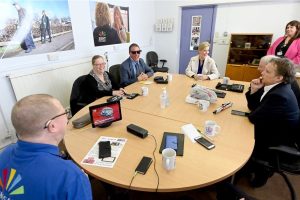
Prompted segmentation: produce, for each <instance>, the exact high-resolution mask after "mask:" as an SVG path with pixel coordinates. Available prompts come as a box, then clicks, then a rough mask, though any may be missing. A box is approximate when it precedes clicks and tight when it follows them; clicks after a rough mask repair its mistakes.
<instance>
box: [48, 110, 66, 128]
mask: <svg viewBox="0 0 300 200" xmlns="http://www.w3.org/2000/svg"><path fill="white" fill-rule="evenodd" d="M69 113H70V111H69V110H65V112H64V113H62V114H59V115H56V116H54V117H52V118H51V119H49V120H48V121H47V122H46V123H45V126H44V129H46V128H48V127H49V125H50V123H51V122H52V121H53V120H54V119H56V118H58V117H60V116H63V115H67V116H68V115H69Z"/></svg>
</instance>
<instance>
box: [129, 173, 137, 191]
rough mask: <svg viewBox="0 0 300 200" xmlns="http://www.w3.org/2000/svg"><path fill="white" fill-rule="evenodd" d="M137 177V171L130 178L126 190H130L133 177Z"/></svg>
mask: <svg viewBox="0 0 300 200" xmlns="http://www.w3.org/2000/svg"><path fill="white" fill-rule="evenodd" d="M136 175H137V171H136V172H135V173H134V175H133V176H132V178H131V181H130V184H129V188H128V190H130V188H131V184H132V182H133V179H134V177H135V176H136Z"/></svg>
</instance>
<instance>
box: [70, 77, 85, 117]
mask: <svg viewBox="0 0 300 200" xmlns="http://www.w3.org/2000/svg"><path fill="white" fill-rule="evenodd" d="M86 77H87V75H82V76H80V77H78V78H77V79H76V80H75V81H74V83H73V86H72V91H71V96H70V107H71V112H72V115H75V113H77V112H78V111H79V110H80V109H81V107H79V106H78V102H79V100H80V96H81V95H80V85H81V83H82V82H83V81H84V80H85V78H86Z"/></svg>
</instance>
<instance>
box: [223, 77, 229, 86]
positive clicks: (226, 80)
mask: <svg viewBox="0 0 300 200" xmlns="http://www.w3.org/2000/svg"><path fill="white" fill-rule="evenodd" d="M229 81H230V78H229V77H226V76H225V77H223V84H226V85H227V84H229Z"/></svg>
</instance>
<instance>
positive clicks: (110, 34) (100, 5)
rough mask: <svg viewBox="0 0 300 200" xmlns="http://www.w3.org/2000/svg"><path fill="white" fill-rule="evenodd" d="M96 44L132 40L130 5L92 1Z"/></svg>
mask: <svg viewBox="0 0 300 200" xmlns="http://www.w3.org/2000/svg"><path fill="white" fill-rule="evenodd" d="M90 12H91V20H92V30H93V38H94V44H95V46H104V45H111V44H120V43H128V42H130V31H129V7H123V6H118V5H112V4H108V3H105V2H96V1H90Z"/></svg>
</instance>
